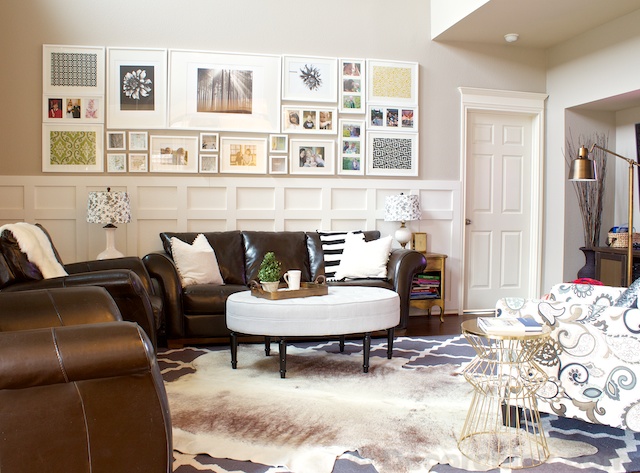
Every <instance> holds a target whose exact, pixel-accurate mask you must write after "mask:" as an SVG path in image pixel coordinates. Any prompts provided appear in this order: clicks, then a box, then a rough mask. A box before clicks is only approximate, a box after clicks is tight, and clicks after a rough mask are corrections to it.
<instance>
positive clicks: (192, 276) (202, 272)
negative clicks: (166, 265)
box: [171, 233, 224, 287]
mask: <svg viewBox="0 0 640 473" xmlns="http://www.w3.org/2000/svg"><path fill="white" fill-rule="evenodd" d="M171 254H172V255H173V261H174V262H175V263H176V268H178V274H179V275H180V281H181V283H182V287H187V286H192V285H194V284H215V285H217V286H220V285H222V284H224V281H223V280H222V275H221V274H220V268H219V267H218V259H217V258H216V254H215V252H214V251H213V248H211V245H210V244H209V241H208V240H207V237H205V236H204V235H203V234H202V233H200V234H199V235H198V236H197V237H196V239H195V240H193V244H192V245H190V244H189V243H185V242H184V241H182V240H180V239H179V238H176V237H172V238H171Z"/></svg>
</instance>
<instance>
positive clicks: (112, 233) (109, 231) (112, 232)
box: [98, 225, 124, 259]
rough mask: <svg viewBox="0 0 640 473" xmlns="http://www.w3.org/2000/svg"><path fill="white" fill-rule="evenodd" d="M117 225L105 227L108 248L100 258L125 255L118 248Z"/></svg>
mask: <svg viewBox="0 0 640 473" xmlns="http://www.w3.org/2000/svg"><path fill="white" fill-rule="evenodd" d="M116 228H118V227H116V226H115V225H111V226H108V225H107V226H106V227H104V231H105V232H106V235H107V248H106V249H105V250H104V251H103V252H102V253H100V254H99V255H98V259H112V258H122V257H123V256H124V255H123V254H122V253H120V252H119V251H118V250H117V249H116Z"/></svg>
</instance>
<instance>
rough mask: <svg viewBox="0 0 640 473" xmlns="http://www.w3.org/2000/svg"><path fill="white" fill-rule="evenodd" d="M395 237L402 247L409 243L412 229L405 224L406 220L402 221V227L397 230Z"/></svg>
mask: <svg viewBox="0 0 640 473" xmlns="http://www.w3.org/2000/svg"><path fill="white" fill-rule="evenodd" d="M394 236H395V238H396V240H397V241H398V243H400V246H402V248H405V247H406V246H407V243H409V242H410V241H411V230H409V229H408V228H407V227H405V226H404V222H401V225H400V228H398V229H397V230H396V233H395V235H394Z"/></svg>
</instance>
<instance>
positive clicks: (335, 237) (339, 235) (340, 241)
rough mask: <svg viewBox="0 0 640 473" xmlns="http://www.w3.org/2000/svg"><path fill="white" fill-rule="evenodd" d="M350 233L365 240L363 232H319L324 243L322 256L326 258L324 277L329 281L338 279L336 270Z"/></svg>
mask: <svg viewBox="0 0 640 473" xmlns="http://www.w3.org/2000/svg"><path fill="white" fill-rule="evenodd" d="M348 233H351V234H354V235H359V236H360V239H362V240H364V233H362V230H358V231H355V232H340V231H333V232H321V231H318V235H319V236H320V242H321V243H322V255H323V258H324V277H325V278H327V281H335V279H336V269H337V268H338V266H340V260H341V259H342V251H343V250H344V245H345V238H346V236H347V234H348Z"/></svg>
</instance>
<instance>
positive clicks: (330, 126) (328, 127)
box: [282, 105, 338, 135]
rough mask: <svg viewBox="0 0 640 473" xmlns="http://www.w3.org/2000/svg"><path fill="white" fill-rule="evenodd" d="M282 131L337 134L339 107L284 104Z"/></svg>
mask: <svg viewBox="0 0 640 473" xmlns="http://www.w3.org/2000/svg"><path fill="white" fill-rule="evenodd" d="M296 117H297V120H298V122H296ZM282 131H283V132H284V133H292V134H293V133H304V134H308V135H312V134H313V135H335V134H337V133H338V109H337V108H336V107H316V106H313V105H311V106H309V105H283V106H282Z"/></svg>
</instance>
